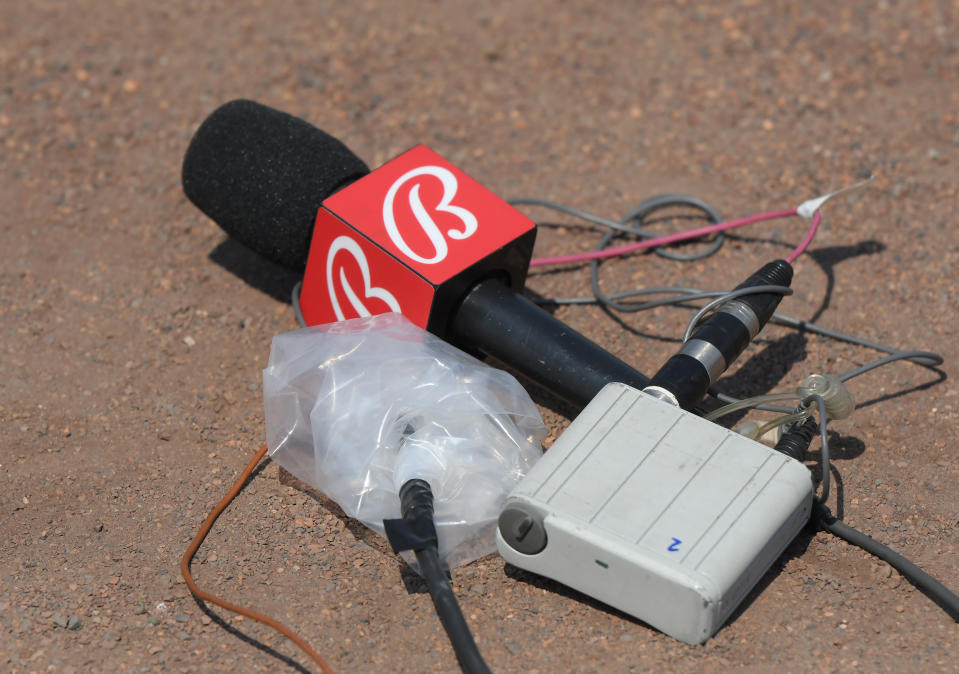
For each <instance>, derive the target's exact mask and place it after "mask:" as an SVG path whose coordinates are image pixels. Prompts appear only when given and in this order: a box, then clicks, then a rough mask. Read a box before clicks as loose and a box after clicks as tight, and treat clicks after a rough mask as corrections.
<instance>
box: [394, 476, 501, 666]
mask: <svg viewBox="0 0 959 674" xmlns="http://www.w3.org/2000/svg"><path fill="white" fill-rule="evenodd" d="M400 512H401V513H402V514H403V518H402V519H393V520H383V526H384V528H385V529H386V538H387V540H389V542H390V545H391V546H393V551H394V552H396V553H400V552H403V551H404V550H412V551H413V553H414V554H415V555H416V561H417V562H419V565H420V570H421V571H422V573H423V577H424V578H426V584H427V587H429V590H430V597H432V599H433V606H434V608H435V609H436V615H437V616H439V619H440V622H441V623H442V624H443V629H445V630H446V634H447V636H449V639H450V643H451V644H452V646H453V652H454V653H456V660H457V661H458V662H459V664H460V668H461V669H462V670H463V671H464V672H466V673H467V674H490V669H489V667H487V666H486V663H485V662H484V661H483V656H482V655H480V652H479V648H477V646H476V642H475V641H474V640H473V635H472V634H470V629H469V625H467V624H466V618H464V617H463V612H462V611H461V610H460V607H459V603H457V601H456V595H455V594H454V593H453V588H452V586H450V582H449V579H448V578H447V575H446V571H445V570H444V569H443V566H442V565H441V564H440V557H439V552H438V549H437V538H436V525H435V523H434V520H433V490H432V489H431V488H430V485H429V484H428V483H427V482H426V481H425V480H417V479H413V480H409V481H407V482H406V483H405V484H404V485H403V486H402V487H400Z"/></svg>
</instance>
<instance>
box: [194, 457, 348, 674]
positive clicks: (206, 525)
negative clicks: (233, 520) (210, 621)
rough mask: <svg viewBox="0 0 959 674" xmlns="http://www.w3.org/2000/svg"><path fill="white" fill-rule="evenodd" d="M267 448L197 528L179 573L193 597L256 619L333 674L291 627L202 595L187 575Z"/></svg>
mask: <svg viewBox="0 0 959 674" xmlns="http://www.w3.org/2000/svg"><path fill="white" fill-rule="evenodd" d="M266 449H267V448H266V445H263V446H262V447H261V448H260V450H259V451H258V452H257V453H256V454H255V455H254V457H253V459H251V460H250V463H249V464H247V466H246V468H244V469H243V472H242V473H240V477H238V478H237V480H236V484H234V485H233V488H232V489H230V492H229V493H228V494H227V495H226V496H224V497H223V500H222V501H220V502H219V503H218V504H217V505H216V507H215V508H213V510H212V511H211V512H210V514H209V515H208V516H207V518H206V521H204V522H203V525H202V526H201V527H200V530H199V531H198V532H197V533H196V536H194V537H193V541H192V542H191V543H190V547H188V548H187V550H186V552H184V553H183V558H182V559H181V560H180V573H181V574H183V579H184V580H185V581H186V584H187V587H189V588H190V592H192V593H193V596H194V597H197V598H199V599H202V600H203V601H208V602H210V603H211V604H216V605H217V606H220V607H222V608H225V609H227V610H228V611H233V612H234V613H238V614H240V615H242V616H246V617H247V618H252V619H253V620H257V621H259V622H261V623H263V624H264V625H268V626H270V627H272V628H273V629H275V630H276V631H277V632H279V633H280V634H282V635H283V636H285V637H286V638H287V639H289V640H290V641H292V642H293V643H295V644H296V645H297V646H299V647H300V648H301V649H302V650H303V652H304V653H306V654H307V655H309V656H310V657H311V658H313V661H314V662H316V664H318V665H319V666H320V669H322V670H323V672H324V674H333V670H332V669H330V667H329V665H327V664H326V662H325V661H324V660H323V658H322V657H321V656H320V654H319V653H317V652H316V651H314V650H313V649H312V648H311V647H310V645H309V644H308V643H306V641H305V640H304V639H303V638H301V637H299V636H297V635H296V634H295V633H294V632H293V631H292V630H291V629H290V628H288V627H287V626H285V625H284V624H282V623H280V622H278V621H276V620H274V619H273V618H270V617H269V616H265V615H263V614H262V613H257V612H256V611H253V610H251V609H248V608H245V607H243V606H237V605H236V604H231V603H230V602H228V601H226V600H224V599H220V598H219V597H217V596H216V595H213V594H210V593H209V592H205V591H203V590H201V589H200V588H198V587H197V585H196V582H195V581H194V580H193V576H192V575H191V574H190V562H191V561H192V560H193V556H194V555H195V554H196V551H197V550H199V549H200V546H201V545H203V541H204V540H205V539H206V537H207V534H209V533H210V529H212V528H213V523H214V522H216V519H217V518H218V517H219V516H220V515H221V514H222V513H223V511H224V510H226V508H227V506H229V505H230V503H231V502H232V501H233V499H234V498H236V495H237V494H239V493H240V491H241V490H242V489H243V485H244V484H246V481H247V480H248V479H250V476H251V475H252V474H253V471H254V470H256V466H257V464H258V463H260V460H261V459H262V458H263V457H264V456H265V455H266Z"/></svg>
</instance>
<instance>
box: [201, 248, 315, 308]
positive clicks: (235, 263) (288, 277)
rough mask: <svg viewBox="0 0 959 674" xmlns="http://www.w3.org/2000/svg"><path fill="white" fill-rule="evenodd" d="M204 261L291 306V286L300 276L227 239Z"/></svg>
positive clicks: (298, 280) (301, 277)
mask: <svg viewBox="0 0 959 674" xmlns="http://www.w3.org/2000/svg"><path fill="white" fill-rule="evenodd" d="M207 257H209V259H210V261H211V262H213V263H214V264H216V265H218V266H220V267H222V268H223V269H225V270H226V271H228V272H230V273H231V274H233V275H234V276H236V277H237V278H239V279H240V280H241V281H243V282H244V283H246V284H247V285H248V286H250V287H252V288H256V289H257V290H259V291H260V292H262V293H265V294H267V295H269V296H270V297H272V298H273V299H275V300H276V301H278V302H283V303H285V304H291V303H292V301H291V298H292V295H293V286H295V285H296V284H297V283H299V282H300V281H301V280H302V279H303V275H302V274H300V273H298V272H294V271H291V270H289V269H287V268H286V267H281V266H280V265H278V264H275V263H273V262H270V261H269V260H267V259H266V258H264V257H262V256H260V255H258V254H257V253H254V252H253V251H251V250H250V249H249V248H247V247H246V246H244V245H243V244H241V243H239V242H238V241H236V240H235V239H232V238H230V237H227V238H225V239H224V240H223V241H221V242H220V243H219V244H218V245H217V247H216V248H214V249H213V250H212V251H210V254H209V255H208V256H207Z"/></svg>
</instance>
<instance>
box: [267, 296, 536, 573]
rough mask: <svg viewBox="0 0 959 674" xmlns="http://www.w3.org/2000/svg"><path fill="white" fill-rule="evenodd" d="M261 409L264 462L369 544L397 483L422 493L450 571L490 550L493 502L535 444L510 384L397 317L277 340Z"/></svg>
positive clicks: (532, 421)
mask: <svg viewBox="0 0 959 674" xmlns="http://www.w3.org/2000/svg"><path fill="white" fill-rule="evenodd" d="M263 399H264V406H265V411H266V436H267V444H268V446H269V449H270V456H271V457H272V458H273V460H274V461H276V462H277V463H278V464H280V465H281V466H283V468H285V469H286V470H288V471H289V472H290V473H292V474H293V475H295V476H296V477H298V478H299V479H301V480H303V481H304V482H307V483H308V484H310V485H312V486H314V487H316V488H317V489H319V490H320V491H322V492H323V493H324V494H326V495H327V496H328V497H330V498H332V499H333V500H334V501H336V503H337V504H339V506H340V507H341V508H343V511H344V512H345V513H346V514H347V515H349V516H350V517H354V518H356V519H358V520H359V521H361V522H363V524H365V525H366V526H368V527H369V528H371V529H373V530H374V531H376V532H377V533H379V534H380V535H384V532H383V520H384V519H389V518H395V517H400V516H401V514H400V501H399V496H398V493H399V488H400V487H401V486H402V485H403V483H404V482H406V480H408V479H411V478H414V477H419V478H421V479H425V480H426V481H427V482H429V483H430V487H431V488H432V490H433V494H434V498H435V502H434V510H435V516H436V529H437V535H438V538H439V555H440V559H441V560H442V561H443V562H444V563H445V564H447V565H448V566H449V567H454V566H457V565H459V564H464V563H466V562H468V561H471V560H473V559H477V558H479V557H481V556H483V555H485V554H488V553H490V552H493V551H494V550H495V547H496V546H495V538H494V534H495V527H496V520H497V518H498V516H499V511H500V508H501V506H502V504H503V501H504V500H505V498H506V495H507V494H508V493H509V492H510V490H511V489H512V488H513V486H514V485H515V484H516V483H517V482H518V481H519V480H520V478H522V477H523V476H524V475H525V474H526V473H527V471H529V469H530V468H531V467H532V466H533V464H534V463H535V462H536V461H537V459H539V457H540V456H541V454H542V447H541V443H542V441H543V439H544V438H545V436H546V427H545V426H544V424H543V420H542V417H541V416H540V414H539V410H538V409H537V408H536V405H534V404H533V401H532V400H530V397H529V395H528V394H527V393H526V391H525V390H524V389H523V387H522V386H520V384H519V383H518V382H517V381H516V379H514V378H513V377H512V376H511V375H509V374H507V373H506V372H503V371H501V370H496V369H494V368H492V367H489V366H488V365H485V364H483V363H481V362H480V361H478V360H477V359H475V358H473V357H472V356H470V355H468V354H466V353H463V352H462V351H460V350H459V349H457V348H456V347H453V346H451V345H449V344H447V343H445V342H443V341H441V340H440V339H439V338H437V337H435V336H434V335H431V334H430V333H428V332H426V331H424V330H422V329H420V328H418V327H416V326H415V325H413V324H412V323H410V322H409V321H408V320H407V319H405V318H404V317H403V316H401V315H399V314H381V315H378V316H372V317H368V318H357V319H353V320H349V321H343V322H340V323H331V324H329V325H321V326H315V327H311V328H304V329H302V330H297V331H295V332H289V333H286V334H282V335H278V336H277V337H275V338H274V340H273V346H272V349H271V351H270V362H269V365H268V366H267V368H266V369H265V370H264V371H263Z"/></svg>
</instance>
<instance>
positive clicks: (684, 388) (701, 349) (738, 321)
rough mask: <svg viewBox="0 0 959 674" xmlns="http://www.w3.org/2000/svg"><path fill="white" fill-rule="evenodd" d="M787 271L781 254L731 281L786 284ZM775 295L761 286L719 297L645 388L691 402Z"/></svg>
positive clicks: (758, 325)
mask: <svg viewBox="0 0 959 674" xmlns="http://www.w3.org/2000/svg"><path fill="white" fill-rule="evenodd" d="M792 277H793V269H792V266H791V265H790V264H789V263H788V262H786V261H785V260H775V261H773V262H770V263H768V264H766V265H764V266H763V267H762V269H760V270H759V271H757V272H756V273H755V274H753V275H752V276H750V277H749V278H748V279H746V280H745V281H743V282H742V283H740V284H739V285H738V286H736V290H741V289H744V288H754V287H759V286H785V287H789V284H790V283H791V282H792ZM781 299H782V295H781V294H779V293H769V292H763V293H755V294H750V295H743V296H741V297H737V298H735V299H732V300H729V301H728V302H725V303H723V304H722V306H720V307H719V309H718V310H717V311H716V312H715V313H713V314H711V315H710V316H708V317H707V318H706V319H705V320H704V321H703V322H702V323H700V324H699V326H697V327H696V329H695V330H694V331H693V333H692V334H691V335H690V337H689V339H688V340H686V342H685V343H684V344H683V348H682V349H681V350H680V352H679V353H677V354H676V355H674V356H673V357H671V358H670V359H669V360H668V361H666V364H665V365H663V367H662V368H661V369H660V370H659V372H657V373H656V374H655V375H654V376H653V378H652V380H651V381H650V383H649V387H648V389H647V391H648V392H649V393H652V394H654V395H656V394H665V395H664V397H666V398H669V396H670V395H671V396H672V398H673V399H674V402H676V403H677V404H678V405H679V406H680V407H682V408H683V409H689V408H691V407H692V406H693V405H695V404H696V403H698V402H699V401H700V400H701V399H702V397H703V396H704V395H706V391H707V389H708V388H709V387H710V385H711V384H712V383H713V382H715V381H716V380H717V379H719V377H720V375H722V373H723V372H725V371H726V368H727V367H729V365H730V364H731V363H732V362H733V361H734V360H735V359H736V358H737V357H738V356H739V354H741V353H742V352H743V350H744V349H745V348H746V346H747V345H748V344H749V342H750V341H751V340H752V339H753V338H754V337H755V336H756V335H757V334H759V331H760V330H761V329H762V327H763V326H764V325H765V324H766V323H767V322H768V321H769V319H770V318H771V317H772V315H773V312H775V311H776V307H777V306H778V305H779V302H780V300H781Z"/></svg>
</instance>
